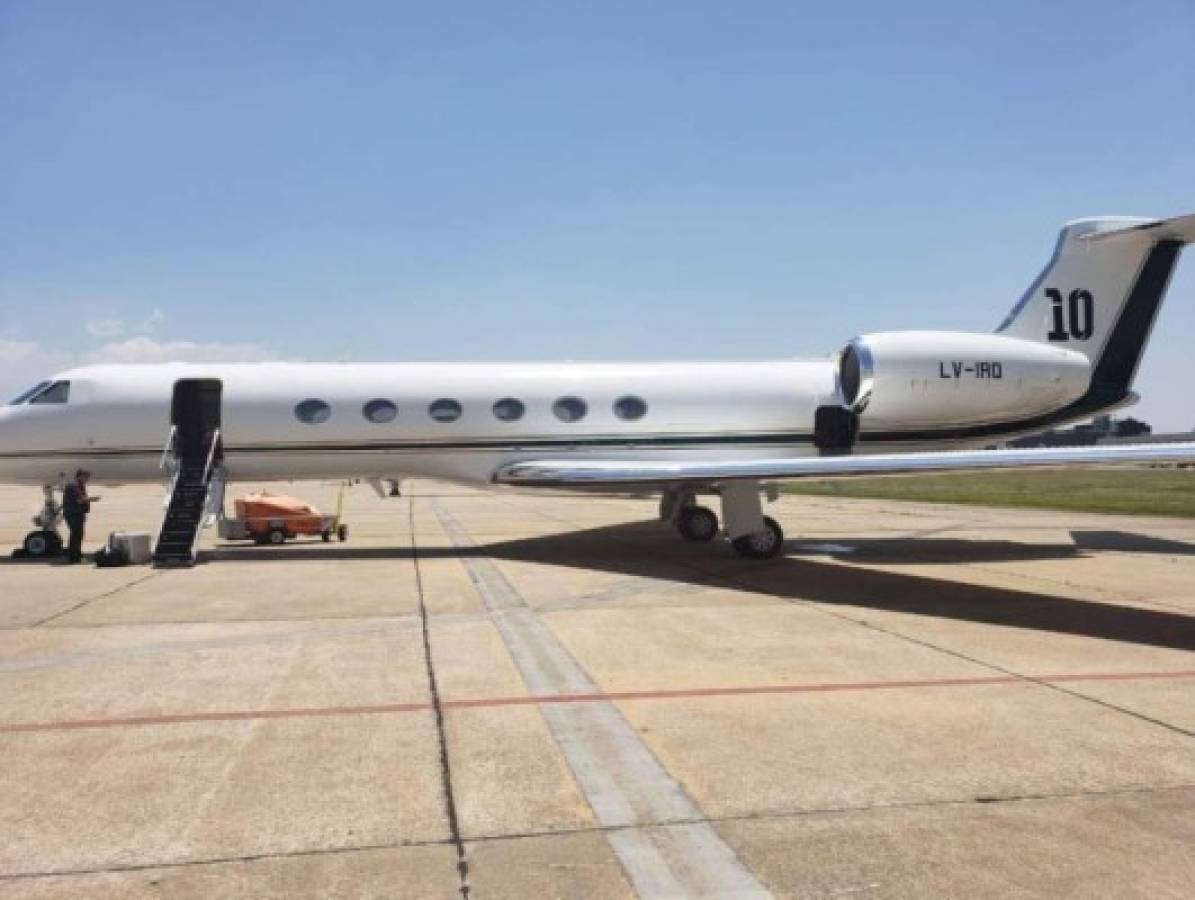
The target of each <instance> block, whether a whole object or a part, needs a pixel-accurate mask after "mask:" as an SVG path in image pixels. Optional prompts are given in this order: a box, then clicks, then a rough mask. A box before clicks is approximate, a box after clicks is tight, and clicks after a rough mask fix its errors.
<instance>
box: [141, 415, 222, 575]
mask: <svg viewBox="0 0 1195 900" xmlns="http://www.w3.org/2000/svg"><path fill="white" fill-rule="evenodd" d="M220 447H221V442H220V432H219V430H215V431H213V432H211V433H209V434H208V435H205V436H204V439H203V441H202V442H201V444H199V445H198V446H197V447H195V448H193V449H191V450H190V451H186V450H183V449H182V448H181V447H180V446H179V442H178V440H177V431H176V430H175V429H173V428H172V429H171V432H170V438H169V439H168V440H167V442H166V449H165V451H164V452H163V454H162V467H163V468H164V469H167V470H168V471H170V472H172V477H171V480H170V487H169V489H168V491H167V495H166V504H165V505H166V514H165V516H164V517H163V518H162V529H161V531H160V532H159V533H158V543H157V545H156V546H155V547H154V554H153V563H154V566H156V567H159V568H167V567H174V568H179V567H187V566H193V565H195V545H196V544H197V543H198V540H199V531H200V529H201V528H203V527H204V525H205V524H210V522H209V523H205V522H204V520H205V519H207V518H209V517H210V518H213V519H214V518H215V513H214V512H213V511H212V510H213V509H219V508H222V507H223V505H224V496H223V494H224V475H223V468H222V466H220V465H219V450H220Z"/></svg>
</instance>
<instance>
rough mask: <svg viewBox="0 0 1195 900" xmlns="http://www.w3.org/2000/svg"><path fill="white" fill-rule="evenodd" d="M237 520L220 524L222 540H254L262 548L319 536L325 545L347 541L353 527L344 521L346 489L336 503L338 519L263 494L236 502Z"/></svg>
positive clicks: (304, 504)
mask: <svg viewBox="0 0 1195 900" xmlns="http://www.w3.org/2000/svg"><path fill="white" fill-rule="evenodd" d="M233 505H234V507H235V508H236V518H235V519H221V520H220V537H222V538H224V539H225V540H229V541H244V540H252V541H256V542H257V543H259V544H282V543H285V542H286V541H287V540H289V539H291V538H296V537H299V536H301V535H311V536H315V535H319V536H320V537H321V538H323V539H324V540H325V541H330V540H332V536H333V535H335V536H336V538H337V540H340V541H347V540H348V538H349V527H348V525H346V524H344V522H342V521H341V513H342V512H343V510H344V486H343V485H342V486H341V488H340V494H339V496H338V497H337V500H336V515H334V516H326V515H324V514H323V513H321V512H320V511H319V510H318V509H316V508H315V507H314V506H312V505H311V504H310V503H307V502H305V501H303V500H299V499H298V498H296V497H288V496H286V495H285V494H271V493H269V492H268V491H259V492H257V493H253V494H246V495H245V496H244V497H238V498H237V499H236V500H235V501H233Z"/></svg>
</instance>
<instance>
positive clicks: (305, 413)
mask: <svg viewBox="0 0 1195 900" xmlns="http://www.w3.org/2000/svg"><path fill="white" fill-rule="evenodd" d="M331 415H332V407H330V406H329V405H328V404H327V403H325V402H324V401H323V400H315V399H310V400H304V401H303V402H302V403H298V404H296V405H295V418H296V419H298V420H299V421H300V422H305V423H306V424H308V425H319V424H321V423H323V422H327V421H328V417H329V416H331Z"/></svg>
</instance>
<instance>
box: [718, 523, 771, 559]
mask: <svg viewBox="0 0 1195 900" xmlns="http://www.w3.org/2000/svg"><path fill="white" fill-rule="evenodd" d="M763 524H764V529H763V531H757V532H755V533H754V534H744V535H743V536H742V537H737V538H735V539H734V540H733V541H731V542H730V544H731V546H732V547H734V552H735V553H737V554H738V555H739V556H744V557H746V558H747V559H771V558H772V557H773V556H777V555H778V554H779V553H780V551H781V550H782V549H784V531H783V529H781V527H780V525H779V523H777V521H776V520H775V519H773V518H771V517H770V516H764V517H763Z"/></svg>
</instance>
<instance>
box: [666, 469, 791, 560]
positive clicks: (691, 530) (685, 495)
mask: <svg viewBox="0 0 1195 900" xmlns="http://www.w3.org/2000/svg"><path fill="white" fill-rule="evenodd" d="M715 492H716V493H718V494H719V495H720V496H721V498H722V514H723V516H724V517H725V519H726V536H727V537H729V538H730V545H731V546H732V547H733V548H734V551H735V552H736V553H737V554H738V555H739V556H742V557H745V558H747V559H771V558H772V557H774V556H777V555H779V553H780V551H781V550H783V549H784V530H783V529H782V528H781V527H780V523H778V522H777V521H776V520H775V519H773V518H772V517H771V516H765V515H764V514H763V511H762V504H761V502H760V486H759V485H758V484H756V483H754V482H747V483H745V484H740V483H737V482H735V483H731V484H728V485H724V486H722V487H721V488H719V489H717V490H716V491H715ZM768 499H769V500H774V499H775V492H774V489H769V490H768ZM660 518H661V519H663V520H664V521H667V522H671V523H672V524H673V525H674V526H675V527H676V530H677V531H678V532H679V533H680V536H681V537H682V538H684V539H685V540H686V541H693V542H694V543H702V544H705V543H709V542H710V541H712V540H713V539H714V538H716V537H717V536H718V535H719V534H720V533H721V531H720V528H719V522H718V516H717V514H715V513H714V511H713V510H711V509H709V508H708V507H705V506H698V505H697V497H696V494H695V493H694V492H693V491H690V490H681V489H675V488H674V489H671V490H667V491H665V492H664V496H663V497H662V498H661V500H660Z"/></svg>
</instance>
